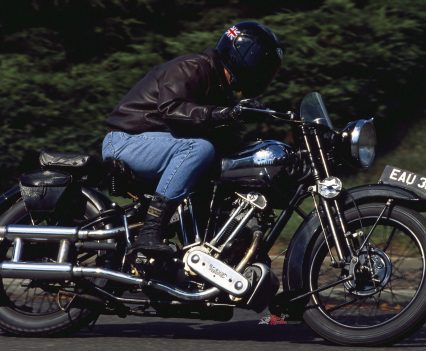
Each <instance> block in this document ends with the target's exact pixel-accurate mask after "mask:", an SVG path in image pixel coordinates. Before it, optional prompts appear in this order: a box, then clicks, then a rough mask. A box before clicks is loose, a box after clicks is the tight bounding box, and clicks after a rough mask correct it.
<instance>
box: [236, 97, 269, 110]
mask: <svg viewBox="0 0 426 351" xmlns="http://www.w3.org/2000/svg"><path fill="white" fill-rule="evenodd" d="M238 105H240V106H241V107H249V108H257V109H261V110H264V109H265V105H263V104H262V103H261V102H260V101H259V100H256V99H244V100H241V101H240V102H239V103H238Z"/></svg>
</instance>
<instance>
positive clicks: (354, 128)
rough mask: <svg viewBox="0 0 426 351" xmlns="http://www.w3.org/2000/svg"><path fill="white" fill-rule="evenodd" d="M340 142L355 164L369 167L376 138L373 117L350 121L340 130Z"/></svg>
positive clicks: (373, 154)
mask: <svg viewBox="0 0 426 351" xmlns="http://www.w3.org/2000/svg"><path fill="white" fill-rule="evenodd" d="M342 142H343V144H344V148H345V149H346V150H347V151H349V153H350V156H351V158H352V160H354V161H355V163H356V165H357V166H359V167H362V168H369V167H370V166H371V165H372V164H373V161H374V158H375V156H376V142H377V139H376V129H375V128H374V124H373V118H371V119H369V120H365V119H360V120H357V121H353V122H350V123H349V124H348V125H347V126H346V127H345V128H344V129H343V131H342Z"/></svg>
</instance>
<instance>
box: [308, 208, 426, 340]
mask: <svg viewBox="0 0 426 351" xmlns="http://www.w3.org/2000/svg"><path fill="white" fill-rule="evenodd" d="M383 209H384V204H378V203H373V204H366V205H362V206H360V207H359V212H358V211H357V210H356V209H350V210H348V211H346V212H345V217H346V219H347V222H348V226H349V230H350V231H351V232H352V233H354V232H356V231H360V230H362V232H363V233H364V236H363V237H362V238H361V240H360V242H362V241H363V238H365V236H366V235H367V234H368V233H369V232H370V230H371V229H373V227H374V224H375V223H376V221H377V219H378V218H379V216H380V213H381V212H382V210H383ZM425 223H426V222H425V219H424V218H423V217H422V216H421V215H420V214H418V213H416V212H414V211H412V210H410V209H407V208H404V207H400V206H394V207H393V208H392V209H391V210H386V212H385V213H384V215H383V217H382V218H381V219H380V220H379V221H378V223H377V226H376V227H375V228H374V230H373V232H372V235H371V237H370V240H369V243H368V245H367V246H366V250H364V251H363V253H362V254H361V255H360V256H359V259H358V261H357V262H353V263H352V264H351V265H350V266H347V267H345V268H344V269H337V268H333V267H331V261H330V256H329V250H328V248H327V245H326V242H325V239H324V237H323V235H322V234H321V235H320V237H319V238H318V240H317V242H316V244H315V246H314V249H313V254H312V257H311V267H310V276H309V284H310V288H311V289H312V290H315V289H318V288H320V287H325V286H327V285H328V284H332V283H334V282H337V281H338V280H340V279H342V278H344V277H347V276H348V275H353V276H354V277H355V278H354V279H350V280H348V281H346V282H344V283H340V284H337V285H335V286H333V287H330V288H329V289H326V290H324V291H321V292H319V293H317V294H314V295H313V296H312V299H311V301H310V303H309V306H308V308H307V310H306V312H305V313H304V320H305V321H306V323H307V324H308V325H309V326H310V327H311V328H312V329H313V330H314V331H316V332H317V333H318V334H320V335H321V336H322V337H324V338H325V339H327V340H330V341H332V342H335V343H339V344H343V345H359V346H367V345H380V344H390V343H393V342H395V341H397V340H399V339H401V338H403V337H405V336H406V335H408V334H409V333H411V332H413V331H414V330H416V329H417V328H418V327H420V326H421V325H422V324H423V322H424V321H425V317H426V284H425V272H426V268H425V252H426V225H425ZM331 249H332V252H333V251H334V247H332V248H331Z"/></svg>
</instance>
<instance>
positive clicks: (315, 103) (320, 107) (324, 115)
mask: <svg viewBox="0 0 426 351" xmlns="http://www.w3.org/2000/svg"><path fill="white" fill-rule="evenodd" d="M300 116H301V117H302V120H303V121H304V122H306V123H316V124H322V125H325V126H327V127H329V128H330V129H333V124H332V123H331V120H330V116H329V115H328V112H327V109H326V108H325V105H324V101H323V100H322V97H321V95H320V94H319V93H317V92H312V93H309V94H308V95H306V96H305V97H304V98H303V100H302V103H301V104H300Z"/></svg>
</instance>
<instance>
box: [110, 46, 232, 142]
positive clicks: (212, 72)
mask: <svg viewBox="0 0 426 351" xmlns="http://www.w3.org/2000/svg"><path fill="white" fill-rule="evenodd" d="M232 103H233V95H232V91H231V89H230V87H229V84H228V82H227V81H226V78H225V74H224V70H223V65H222V63H221V62H220V59H219V56H218V54H217V52H216V51H215V50H213V49H209V50H206V51H205V52H203V53H201V54H190V55H185V56H180V57H177V58H175V59H174V60H171V61H169V62H166V63H163V64H161V65H158V66H155V67H154V68H153V69H151V70H150V71H149V72H148V73H147V74H146V76H145V77H144V78H142V79H141V80H140V81H139V82H138V83H136V85H135V86H134V87H133V88H132V89H131V90H130V91H129V92H128V93H127V94H126V95H125V96H124V97H123V99H122V100H121V101H120V102H119V104H118V106H117V107H116V108H115V109H114V110H113V112H112V113H111V114H110V116H109V117H108V119H107V121H106V123H107V125H108V126H109V128H110V129H113V130H121V131H125V132H127V133H131V134H139V133H142V132H146V131H168V132H171V133H173V134H177V135H184V136H198V137H200V136H204V135H207V134H208V133H209V131H210V130H211V127H212V123H211V112H212V110H213V109H214V108H216V107H218V106H230V105H231V104H232Z"/></svg>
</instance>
